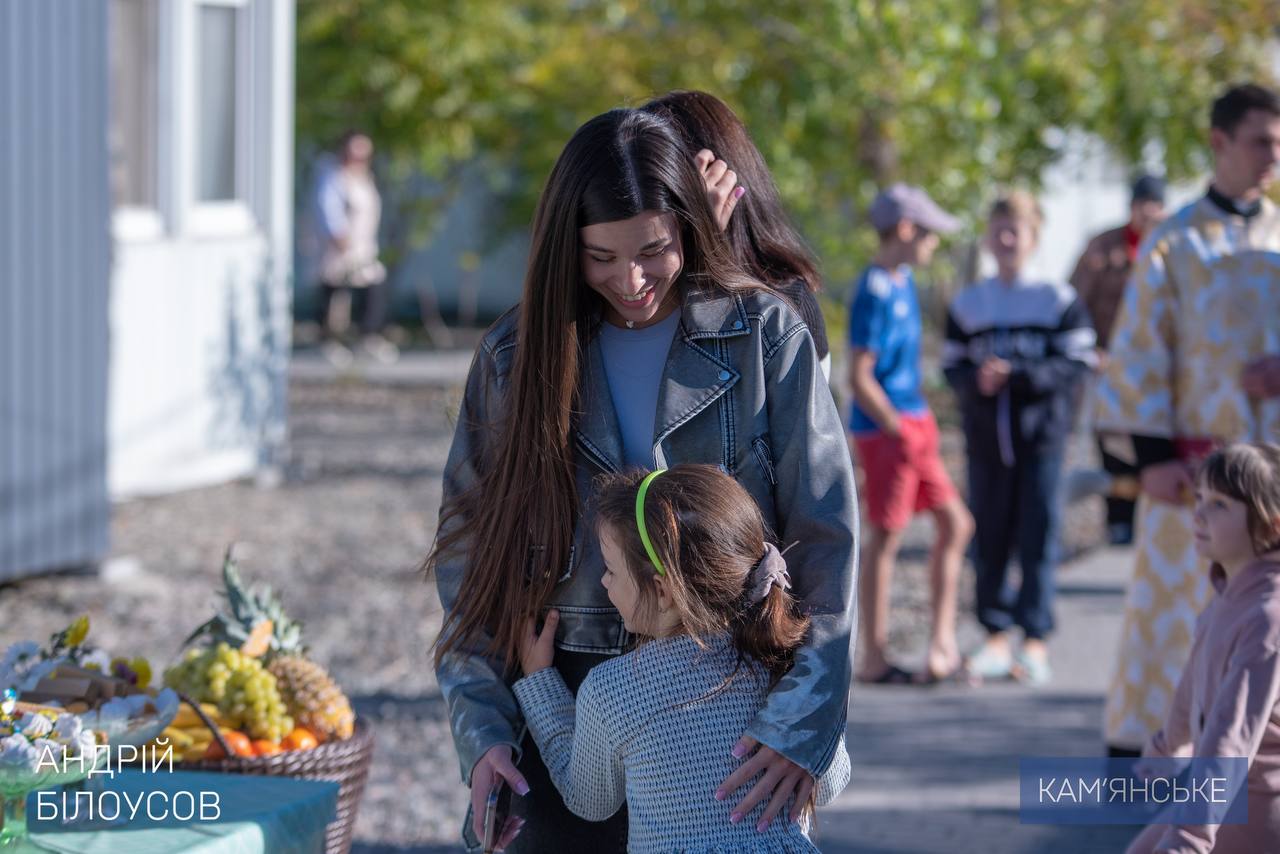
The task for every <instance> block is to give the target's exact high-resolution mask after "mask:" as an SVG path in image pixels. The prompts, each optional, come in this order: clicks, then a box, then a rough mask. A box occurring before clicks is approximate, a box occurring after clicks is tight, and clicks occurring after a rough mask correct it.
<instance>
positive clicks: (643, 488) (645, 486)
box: [636, 469, 667, 575]
mask: <svg viewBox="0 0 1280 854" xmlns="http://www.w3.org/2000/svg"><path fill="white" fill-rule="evenodd" d="M664 471H666V469H657V470H656V471H651V472H649V474H647V475H645V478H644V480H642V481H640V491H639V492H637V493H636V528H638V529H639V530H640V542H642V543H644V550H645V551H646V552H647V553H648V554H649V560H651V561H653V568H654V569H656V570H658V575H666V574H667V571H666V570H665V569H663V568H662V561H660V560H658V553H657V552H656V551H654V550H653V543H651V542H649V532H648V531H647V530H645V527H644V497H645V496H646V495H647V494H648V493H649V484H651V483H653V479H654V478H655V477H657V476H658V475H660V474H662V473H663V472H664Z"/></svg>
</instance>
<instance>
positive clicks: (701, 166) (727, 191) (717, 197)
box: [693, 148, 747, 231]
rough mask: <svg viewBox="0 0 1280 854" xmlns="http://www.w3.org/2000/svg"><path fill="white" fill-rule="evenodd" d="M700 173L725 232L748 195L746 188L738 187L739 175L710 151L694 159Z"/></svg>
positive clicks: (713, 208) (699, 154) (714, 211)
mask: <svg viewBox="0 0 1280 854" xmlns="http://www.w3.org/2000/svg"><path fill="white" fill-rule="evenodd" d="M693 162H694V163H696V164H697V166H698V173H699V174H700V175H702V180H703V182H704V183H706V185H707V201H708V202H710V203H711V211H712V212H713V213H714V214H715V215H716V225H718V226H720V230H721V231H724V230H725V229H726V228H728V227H729V217H731V216H733V209H734V208H736V207H737V206H738V199H740V198H742V197H743V195H745V194H746V192H747V188H746V187H739V186H738V175H737V173H736V172H734V171H733V170H732V169H730V168H729V164H728V163H725V162H724V161H723V160H717V159H716V156H715V154H713V153H712V152H711V151H710V150H709V149H706V148H704V149H702V150H701V151H699V152H698V153H697V154H695V155H694V157H693Z"/></svg>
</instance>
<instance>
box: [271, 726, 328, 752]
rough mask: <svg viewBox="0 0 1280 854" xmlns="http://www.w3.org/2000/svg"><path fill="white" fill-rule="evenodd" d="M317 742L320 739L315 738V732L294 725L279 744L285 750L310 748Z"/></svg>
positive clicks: (316, 744)
mask: <svg viewBox="0 0 1280 854" xmlns="http://www.w3.org/2000/svg"><path fill="white" fill-rule="evenodd" d="M319 744H320V741H319V740H318V739H317V738H316V736H315V733H313V732H312V731H311V730H309V729H307V728H306V727H304V726H297V727H294V728H293V730H292V731H291V732H290V733H289V734H288V735H286V736H285V737H284V740H283V741H281V742H280V746H281V747H283V748H284V749H285V750H310V749H311V748H313V747H316V746H318V745H319Z"/></svg>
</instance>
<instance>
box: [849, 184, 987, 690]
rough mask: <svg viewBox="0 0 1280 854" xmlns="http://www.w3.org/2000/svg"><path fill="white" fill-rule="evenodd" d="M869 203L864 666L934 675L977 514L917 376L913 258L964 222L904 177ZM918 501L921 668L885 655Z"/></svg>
mask: <svg viewBox="0 0 1280 854" xmlns="http://www.w3.org/2000/svg"><path fill="white" fill-rule="evenodd" d="M869 214H870V219H871V224H872V226H873V227H874V228H875V230H876V232H877V233H878V234H879V236H880V248H879V251H878V252H877V253H876V256H875V259H874V260H873V261H872V263H871V265H870V266H869V267H867V269H866V270H865V271H864V272H863V274H862V276H861V277H860V278H859V279H858V283H857V287H856V288H855V296H854V299H853V303H852V305H851V307H850V310H849V345H850V354H849V384H850V386H851V387H852V390H853V398H854V405H853V411H852V414H851V417H850V422H849V430H850V442H849V444H850V448H851V451H852V453H853V454H854V455H855V457H856V459H857V460H858V461H859V463H860V464H861V466H862V470H863V473H864V475H865V478H864V480H865V484H864V488H863V493H862V494H863V495H864V497H865V498H866V501H867V518H868V520H869V522H870V523H871V533H870V536H869V537H868V543H867V546H866V551H865V552H864V555H865V558H864V562H863V569H862V572H861V573H860V574H859V578H858V585H859V589H858V602H859V607H860V609H861V613H860V620H859V625H860V626H861V628H862V639H861V640H862V643H861V646H862V662H861V665H860V667H859V670H858V678H859V679H860V680H861V681H863V682H869V683H878V684H903V683H908V682H931V681H936V680H938V679H941V678H943V677H945V676H948V675H950V674H952V673H954V672H955V671H956V670H957V669H958V668H959V666H960V653H959V649H958V647H957V645H956V634H955V621H956V585H957V582H958V578H959V575H960V564H961V561H962V560H963V559H964V551H965V548H966V546H968V544H969V539H970V537H971V536H972V535H973V517H972V516H971V515H970V514H969V511H968V509H967V508H966V507H965V505H964V502H962V501H961V500H960V497H959V495H958V494H957V493H956V490H955V487H954V486H952V483H951V479H950V478H949V477H948V476H947V472H946V469H945V468H944V467H943V465H942V458H941V456H940V455H939V453H938V425H937V423H936V422H935V421H934V418H933V414H932V413H931V412H930V411H929V407H928V404H927V403H926V402H925V398H924V394H923V392H922V391H921V387H920V337H921V327H920V305H919V302H918V300H917V299H916V288H915V280H914V278H913V276H912V267H915V266H918V265H921V264H927V263H929V260H930V259H931V258H932V257H933V252H934V250H935V249H936V248H937V246H938V237H937V235H938V234H939V233H947V232H952V231H955V230H956V228H957V226H958V223H957V222H956V219H955V218H954V217H952V216H951V215H950V214H948V213H946V212H945V211H943V210H942V209H941V208H940V207H938V205H937V204H935V203H934V201H933V200H932V199H930V198H929V196H928V194H927V193H925V191H924V190H921V189H920V188H918V187H908V186H906V185H904V184H897V185H894V186H893V187H890V188H889V189H888V190H885V191H884V192H882V193H880V194H879V195H878V196H876V198H875V201H874V202H872V204H871V209H870V212H869ZM922 511H928V512H930V513H932V514H933V517H934V520H935V522H936V525H937V538H936V541H935V543H934V547H933V551H932V554H931V557H930V579H931V583H932V612H933V613H932V616H933V630H932V634H931V637H930V642H929V650H928V654H927V658H926V661H925V666H924V670H923V672H922V673H921V674H919V675H917V674H914V673H912V672H910V671H908V670H904V669H902V668H901V667H898V666H896V665H893V664H891V663H890V662H889V660H888V658H887V646H888V634H889V632H888V617H889V579H890V576H891V574H892V571H893V563H894V560H895V558H896V557H897V552H898V546H899V545H900V544H901V542H902V531H903V529H904V528H905V527H906V525H907V523H908V522H909V521H910V520H911V517H912V516H913V515H914V514H916V513H919V512H922Z"/></svg>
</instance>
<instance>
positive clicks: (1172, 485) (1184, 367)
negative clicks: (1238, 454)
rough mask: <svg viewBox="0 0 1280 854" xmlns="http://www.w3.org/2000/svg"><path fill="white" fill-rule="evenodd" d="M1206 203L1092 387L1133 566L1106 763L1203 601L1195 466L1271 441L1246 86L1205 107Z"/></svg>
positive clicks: (1126, 306)
mask: <svg viewBox="0 0 1280 854" xmlns="http://www.w3.org/2000/svg"><path fill="white" fill-rule="evenodd" d="M1211 124H1212V129H1211V139H1210V141H1211V145H1212V147H1213V152H1214V176H1213V182H1212V184H1211V185H1210V188H1209V191H1208V193H1207V194H1206V195H1205V196H1204V197H1202V198H1200V199H1197V200H1196V201H1194V202H1192V203H1191V204H1189V205H1187V206H1186V207H1184V208H1183V209H1182V210H1180V211H1179V212H1178V213H1177V214H1175V215H1174V216H1172V217H1170V218H1169V219H1168V220H1166V221H1165V222H1164V223H1163V224H1162V225H1160V226H1158V227H1157V228H1156V229H1155V230H1154V231H1153V232H1152V233H1151V234H1150V235H1148V237H1147V239H1146V240H1145V241H1144V242H1143V245H1142V247H1141V249H1140V250H1139V255H1138V260H1137V265H1136V266H1135V269H1134V273H1133V278H1132V279H1131V280H1130V283H1129V287H1128V289H1127V291H1126V293H1125V297H1124V301H1123V303H1122V305H1121V308H1120V314H1119V317H1118V318H1117V321H1116V330H1115V333H1114V337H1113V339H1112V345H1111V350H1110V362H1109V364H1108V366H1107V369H1106V373H1105V375H1104V377H1103V380H1102V382H1101V383H1100V384H1099V388H1098V393H1097V399H1096V402H1095V405H1096V412H1095V417H1096V422H1097V429H1098V430H1099V431H1100V432H1107V433H1111V434H1115V435H1117V436H1125V437H1127V439H1128V440H1129V441H1130V442H1131V449H1132V452H1133V456H1134V461H1135V462H1136V464H1137V465H1138V467H1139V468H1140V469H1141V482H1142V488H1143V494H1142V496H1141V498H1140V499H1139V507H1138V519H1137V531H1136V537H1135V543H1134V544H1135V553H1136V554H1135V562H1134V568H1133V576H1132V579H1131V581H1130V583H1129V588H1128V591H1127V594H1126V598H1125V616H1124V627H1123V630H1122V635H1121V639H1120V649H1119V653H1118V656H1117V658H1116V661H1115V669H1114V671H1113V675H1112V679H1111V685H1110V688H1109V690H1108V695H1107V704H1106V715H1105V734H1106V741H1107V744H1108V746H1109V747H1110V749H1111V753H1112V755H1119V756H1123V755H1129V754H1131V753H1136V751H1139V750H1140V749H1141V748H1142V746H1143V745H1144V744H1145V743H1146V741H1147V739H1148V737H1149V736H1150V735H1151V734H1152V733H1154V732H1155V731H1156V730H1157V729H1159V728H1160V727H1161V726H1162V725H1163V723H1164V718H1165V714H1166V712H1167V711H1168V707H1169V702H1170V700H1171V698H1172V696H1173V689H1174V686H1175V685H1176V684H1177V681H1178V677H1179V675H1180V674H1181V671H1182V667H1183V664H1184V663H1185V662H1186V660H1187V656H1188V654H1189V652H1190V648H1191V638H1192V633H1193V629H1194V626H1195V620H1196V617H1197V615H1198V614H1199V613H1200V610H1201V609H1202V608H1203V607H1204V605H1205V604H1206V602H1207V601H1208V598H1209V593H1210V587H1209V582H1208V576H1207V572H1206V569H1207V567H1205V566H1203V565H1202V561H1200V560H1199V559H1198V558H1197V556H1196V553H1195V548H1194V543H1193V539H1192V524H1193V523H1192V515H1191V514H1192V510H1191V506H1192V496H1193V493H1194V476H1195V467H1196V465H1197V464H1198V461H1199V460H1200V459H1202V458H1203V457H1204V456H1205V455H1207V453H1208V452H1209V451H1210V450H1212V449H1213V448H1214V447H1216V446H1219V445H1221V444H1223V443H1226V442H1230V441H1233V440H1252V441H1257V440H1265V441H1271V442H1277V441H1280V213H1278V212H1277V209H1276V205H1275V204H1273V203H1272V202H1271V201H1270V200H1268V199H1267V198H1266V197H1265V196H1264V195H1263V192H1264V190H1265V189H1266V187H1267V185H1268V184H1269V183H1270V182H1271V180H1272V179H1273V177H1274V175H1275V173H1276V171H1277V162H1278V161H1280V99H1277V96H1276V95H1275V93H1273V92H1270V91H1268V90H1266V89H1263V88H1261V87H1259V86H1253V85H1245V86H1238V87H1235V88H1233V89H1231V90H1229V91H1228V92H1227V93H1226V94H1224V95H1223V96H1222V97H1221V98H1219V99H1218V100H1217V101H1215V102H1214V106H1213V112H1212V122H1211Z"/></svg>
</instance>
